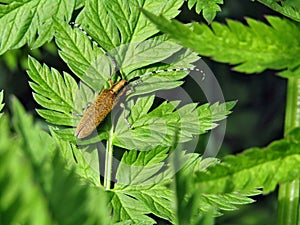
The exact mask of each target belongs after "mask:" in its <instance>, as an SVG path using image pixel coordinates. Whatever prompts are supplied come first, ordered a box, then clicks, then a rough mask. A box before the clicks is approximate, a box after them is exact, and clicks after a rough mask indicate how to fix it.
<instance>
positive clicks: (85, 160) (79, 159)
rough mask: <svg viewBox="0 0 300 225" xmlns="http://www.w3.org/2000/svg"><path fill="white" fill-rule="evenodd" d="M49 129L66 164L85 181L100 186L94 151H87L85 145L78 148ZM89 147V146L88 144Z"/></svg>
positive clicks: (96, 157) (96, 156) (97, 163)
mask: <svg viewBox="0 0 300 225" xmlns="http://www.w3.org/2000/svg"><path fill="white" fill-rule="evenodd" d="M50 131H51V135H52V136H53V137H54V138H55V141H56V143H57V144H58V146H59V149H60V152H61V155H62V157H63V158H64V160H65V163H66V166H67V167H68V168H69V169H75V172H76V173H77V174H78V175H79V176H80V178H81V179H82V180H83V181H84V182H85V183H86V182H90V184H91V185H94V186H101V184H100V179H99V161H98V155H97V154H96V151H93V152H89V149H88V148H87V147H85V148H81V149H79V148H78V147H77V146H75V145H74V144H72V143H70V142H69V141H66V140H63V139H62V138H60V136H59V135H58V134H56V133H55V130H54V129H53V128H50ZM72 135H73V132H72ZM73 136H74V135H73ZM89 148H91V146H89Z"/></svg>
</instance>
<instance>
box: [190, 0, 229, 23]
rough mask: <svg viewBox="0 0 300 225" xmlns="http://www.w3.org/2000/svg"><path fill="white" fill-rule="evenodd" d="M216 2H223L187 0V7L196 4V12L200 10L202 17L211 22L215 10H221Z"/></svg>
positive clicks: (218, 0) (221, 2)
mask: <svg viewBox="0 0 300 225" xmlns="http://www.w3.org/2000/svg"><path fill="white" fill-rule="evenodd" d="M218 4H223V0H188V7H189V8H190V9H191V8H192V7H193V6H194V5H196V8H195V9H196V12H197V13H200V12H201V11H202V14H203V17H204V19H205V20H206V21H207V22H208V23H211V22H212V21H213V20H214V18H215V17H216V14H217V12H220V11H221V8H220V6H219V5H218Z"/></svg>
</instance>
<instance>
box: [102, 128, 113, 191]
mask: <svg viewBox="0 0 300 225" xmlns="http://www.w3.org/2000/svg"><path fill="white" fill-rule="evenodd" d="M112 139H113V126H112V128H111V129H110V134H109V137H108V140H107V144H106V153H105V172H104V187H105V189H106V190H109V189H110V183H111V175H112V160H113V150H114V149H113V144H112Z"/></svg>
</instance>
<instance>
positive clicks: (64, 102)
mask: <svg viewBox="0 0 300 225" xmlns="http://www.w3.org/2000/svg"><path fill="white" fill-rule="evenodd" d="M28 67H29V70H28V71H27V73H28V75H29V77H30V78H31V79H32V82H29V84H30V87H31V88H32V89H33V90H34V92H35V93H34V94H33V97H34V99H35V101H36V102H37V103H38V104H40V105H41V106H43V107H44V108H46V110H37V111H38V113H39V114H40V115H41V116H42V117H43V118H45V119H46V120H47V121H48V122H50V123H53V124H56V125H66V126H74V119H73V116H72V112H76V113H79V111H76V108H77V107H76V106H75V100H76V92H77V84H76V81H75V80H74V79H73V78H72V77H71V76H70V75H69V74H67V73H64V76H61V74H60V73H59V72H58V71H57V70H56V69H53V68H52V69H51V70H50V69H49V67H47V66H46V65H44V66H41V65H40V64H39V63H38V61H36V60H35V59H34V58H32V57H30V58H29V60H28Z"/></svg>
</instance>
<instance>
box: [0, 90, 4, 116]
mask: <svg viewBox="0 0 300 225" xmlns="http://www.w3.org/2000/svg"><path fill="white" fill-rule="evenodd" d="M3 99H4V91H3V90H2V91H0V112H1V110H2V109H3V107H4V103H3ZM2 114H3V113H0V118H1V116H2Z"/></svg>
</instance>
